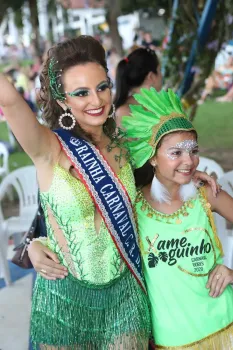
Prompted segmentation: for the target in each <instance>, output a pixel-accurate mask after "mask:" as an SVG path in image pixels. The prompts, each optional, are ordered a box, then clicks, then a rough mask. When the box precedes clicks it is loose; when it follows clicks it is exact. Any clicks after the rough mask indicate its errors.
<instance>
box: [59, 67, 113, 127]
mask: <svg viewBox="0 0 233 350" xmlns="http://www.w3.org/2000/svg"><path fill="white" fill-rule="evenodd" d="M62 81H63V87H64V91H65V92H66V101H65V103H66V105H67V106H68V107H69V108H71V112H72V114H73V115H74V117H75V119H76V121H77V122H78V124H79V125H80V126H81V127H82V128H83V129H84V130H85V129H87V128H88V129H89V128H91V127H98V126H102V125H103V124H104V123H105V121H106V119H107V118H108V115H109V111H110V109H111V105H112V96H111V89H110V85H109V81H108V79H107V74H106V71H105V70H104V68H103V67H102V66H101V65H99V64H98V63H94V62H89V63H86V64H79V65H76V66H73V67H70V68H68V69H67V70H66V71H65V72H64V74H63V75H62ZM59 104H60V105H61V106H62V107H63V108H64V109H65V108H66V106H65V105H64V103H59Z"/></svg>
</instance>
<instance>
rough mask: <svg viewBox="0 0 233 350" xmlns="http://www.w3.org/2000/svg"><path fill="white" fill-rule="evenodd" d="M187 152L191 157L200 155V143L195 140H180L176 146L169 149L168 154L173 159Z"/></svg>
mask: <svg viewBox="0 0 233 350" xmlns="http://www.w3.org/2000/svg"><path fill="white" fill-rule="evenodd" d="M184 152H185V153H189V155H190V157H198V155H199V148H198V143H197V141H195V140H184V141H182V142H178V143H177V144H176V145H175V146H173V147H170V148H168V149H167V156H168V158H169V159H171V160H175V159H178V158H180V157H182V155H183V154H184Z"/></svg>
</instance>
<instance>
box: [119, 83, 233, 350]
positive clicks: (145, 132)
mask: <svg viewBox="0 0 233 350" xmlns="http://www.w3.org/2000/svg"><path fill="white" fill-rule="evenodd" d="M134 98H135V99H136V100H137V101H138V103H139V105H137V106H136V105H135V106H131V116H130V117H124V118H123V120H122V124H123V127H124V128H126V130H127V136H128V138H129V139H130V142H128V143H126V146H128V148H129V150H130V153H131V156H132V158H133V161H134V165H135V168H137V170H136V172H135V174H136V183H137V185H138V187H139V188H140V190H139V191H138V196H137V199H136V212H137V215H138V228H139V235H140V241H141V252H142V256H143V261H144V273H145V279H146V283H147V290H148V295H149V299H150V303H151V315H152V333H153V337H154V343H155V348H156V349H176V350H177V349H189V350H191V349H192V350H194V349H201V350H207V349H209V350H210V349H216V350H220V349H221V350H222V349H225V350H228V349H232V348H233V289H232V287H231V286H230V284H231V283H233V270H231V269H229V268H227V267H226V266H224V265H223V260H222V247H221V243H220V241H219V238H218V236H217V233H216V229H215V226H214V220H213V216H212V211H215V212H217V213H218V214H220V215H222V216H223V217H224V218H226V219H227V220H229V221H231V222H233V198H232V197H230V196H229V195H228V194H227V193H226V192H224V191H221V192H220V193H219V195H218V196H217V197H214V196H213V194H212V191H211V189H210V187H209V186H208V185H207V186H205V187H201V188H199V189H196V187H195V186H194V184H193V182H192V176H193V173H194V172H195V170H196V168H197V166H198V163H199V149H198V143H197V132H196V130H195V129H194V127H193V125H192V123H191V122H190V121H189V120H188V118H187V116H186V115H185V113H184V111H183V109H182V105H181V103H180V100H179V98H178V97H177V96H176V95H175V94H174V93H173V91H171V90H169V91H168V92H165V91H161V92H160V93H157V92H156V91H155V89H153V88H151V89H150V90H146V89H142V90H141V93H140V95H139V94H138V95H134Z"/></svg>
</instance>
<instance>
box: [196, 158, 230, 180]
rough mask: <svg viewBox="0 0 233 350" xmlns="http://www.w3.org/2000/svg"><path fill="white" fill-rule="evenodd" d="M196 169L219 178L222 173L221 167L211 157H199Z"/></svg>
mask: <svg viewBox="0 0 233 350" xmlns="http://www.w3.org/2000/svg"><path fill="white" fill-rule="evenodd" d="M197 170H200V171H206V172H207V173H208V174H209V175H216V177H217V179H220V178H221V177H222V176H223V175H224V170H223V168H222V167H221V166H220V165H219V164H218V163H217V162H215V160H213V159H209V158H205V157H200V161H199V165H198V168H197Z"/></svg>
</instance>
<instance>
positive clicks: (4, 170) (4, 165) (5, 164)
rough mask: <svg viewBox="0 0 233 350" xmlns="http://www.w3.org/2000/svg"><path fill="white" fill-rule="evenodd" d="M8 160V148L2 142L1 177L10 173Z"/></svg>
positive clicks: (0, 157) (0, 147) (0, 144)
mask: <svg viewBox="0 0 233 350" xmlns="http://www.w3.org/2000/svg"><path fill="white" fill-rule="evenodd" d="M8 158H9V152H8V150H7V148H6V146H5V145H4V144H3V143H1V142H0V177H3V176H6V175H7V174H8V173H9V167H8Z"/></svg>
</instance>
